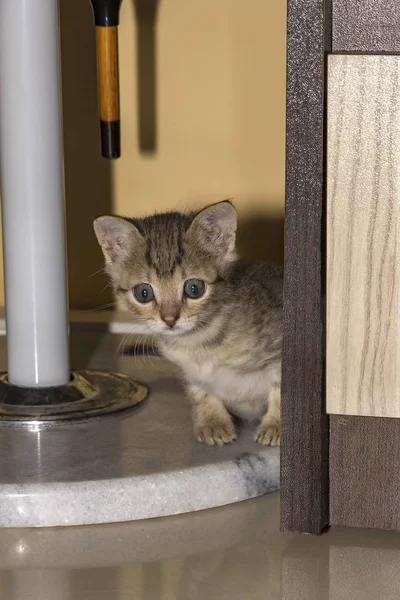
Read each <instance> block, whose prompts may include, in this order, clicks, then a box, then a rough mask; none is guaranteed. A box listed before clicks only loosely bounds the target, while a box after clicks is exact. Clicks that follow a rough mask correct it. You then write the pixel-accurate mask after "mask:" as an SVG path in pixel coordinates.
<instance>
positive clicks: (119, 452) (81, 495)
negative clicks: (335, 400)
mask: <svg viewBox="0 0 400 600" xmlns="http://www.w3.org/2000/svg"><path fill="white" fill-rule="evenodd" d="M129 341H130V340H129V339H128V338H127V339H126V340H124V337H123V336H122V335H117V334H111V333H109V332H107V331H94V330H93V328H91V331H84V330H78V331H72V333H71V352H72V363H73V364H72V366H73V367H74V368H91V369H106V370H112V371H117V372H122V373H126V374H128V375H131V376H133V377H135V378H137V379H139V380H141V381H143V382H145V383H147V384H148V385H149V387H150V395H149V398H148V399H147V400H146V401H145V402H144V403H143V404H142V405H141V406H139V407H138V408H137V409H135V410H133V411H130V412H126V413H123V414H120V415H116V416H111V417H105V418H102V419H98V420H93V421H89V422H85V423H81V424H74V425H62V426H56V427H52V428H50V429H44V430H36V431H35V430H31V431H27V430H24V429H21V428H14V427H13V428H11V427H8V426H1V428H0V484H1V487H0V526H1V527H49V526H58V525H83V524H93V523H110V522H121V521H131V520H137V519H146V518H151V517H159V516H167V515H175V514H179V513H185V512H191V511H197V510H202V509H206V508H210V507H215V506H223V505H227V504H230V503H234V502H238V501H241V500H246V499H249V498H253V497H256V496H260V495H262V494H265V493H267V492H271V491H274V490H277V489H278V488H279V449H276V448H265V447H261V446H258V445H256V444H255V443H254V442H253V439H252V435H253V427H249V426H247V425H243V426H241V428H240V429H239V433H240V435H239V440H238V442H236V443H235V444H231V445H229V446H225V447H223V448H216V447H208V446H203V445H201V444H199V443H198V442H196V441H195V440H194V438H193V436H192V428H191V416H190V408H189V404H188V402H187V401H186V399H185V398H184V395H183V391H182V388H181V385H180V383H179V379H178V377H177V373H176V371H175V370H174V368H173V367H172V366H171V365H169V364H168V363H167V362H166V361H164V360H162V359H161V358H158V357H156V356H151V355H150V356H145V355H139V356H132V355H127V354H121V350H122V349H123V347H124V345H125V342H126V347H127V345H128V342H129ZM4 358H5V353H4V337H3V338H0V361H4ZM0 368H4V366H3V365H0Z"/></svg>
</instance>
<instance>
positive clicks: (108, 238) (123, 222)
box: [94, 201, 282, 446]
mask: <svg viewBox="0 0 400 600" xmlns="http://www.w3.org/2000/svg"><path fill="white" fill-rule="evenodd" d="M236 226H237V216H236V211H235V209H234V207H233V205H232V204H231V203H230V202H228V201H224V202H219V203H217V204H213V205H212V206H208V207H207V208H205V209H203V210H202V211H200V212H199V213H197V214H182V213H178V212H170V213H165V214H156V215H154V216H152V217H146V218H143V219H125V218H121V217H113V216H104V217H99V218H98V219H96V220H95V222H94V229H95V232H96V236H97V239H98V241H99V244H100V246H101V248H102V250H103V253H104V257H105V262H106V271H107V272H108V274H109V276H110V278H111V281H112V283H113V285H114V289H115V292H116V293H117V294H118V296H119V297H120V298H121V299H122V301H123V303H124V304H125V305H126V307H127V308H128V309H129V310H130V311H131V314H132V319H133V322H134V323H135V325H136V330H137V332H138V333H147V334H151V335H152V336H154V337H155V339H156V342H157V345H158V348H159V350H160V351H161V353H162V354H163V355H164V357H165V358H167V359H169V360H170V361H172V362H174V363H176V364H177V365H178V366H179V367H180V369H181V371H182V374H183V379H184V382H185V384H186V390H187V395H188V397H189V399H190V401H191V404H192V410H193V423H194V434H195V437H196V439H197V440H198V441H200V442H205V443H206V444H210V445H213V444H218V445H220V446H221V445H223V444H225V443H229V442H232V441H233V440H235V439H236V429H235V424H234V420H233V418H232V415H235V416H238V417H240V418H243V419H246V420H250V421H256V420H257V421H259V426H258V428H257V430H256V433H255V440H256V441H257V442H259V443H261V444H264V445H271V446H276V445H279V444H280V437H281V422H280V397H281V344H282V272H281V270H280V269H278V268H271V267H267V266H266V265H263V264H253V265H251V266H244V265H241V264H240V263H238V262H237V257H236V253H235V237H236Z"/></svg>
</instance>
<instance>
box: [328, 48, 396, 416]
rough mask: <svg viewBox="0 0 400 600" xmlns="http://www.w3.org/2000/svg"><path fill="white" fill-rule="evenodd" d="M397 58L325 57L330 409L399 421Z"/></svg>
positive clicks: (335, 411)
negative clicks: (326, 86) (326, 87)
mask: <svg viewBox="0 0 400 600" xmlns="http://www.w3.org/2000/svg"><path fill="white" fill-rule="evenodd" d="M399 82H400V57H397V56H330V58H329V67H328V178H327V205H328V208H327V210H328V244H327V260H328V264H327V269H328V285H327V410H328V412H329V413H335V414H347V415H368V416H380V417H400V390H399V386H398V372H399V368H400V361H399V357H400V353H399V343H400V338H399V336H398V323H399V294H398V290H399V283H400V274H399V266H398V265H399V261H398V256H397V253H398V252H397V248H398V243H397V236H398V233H397V230H398V218H399V193H400V170H399V169H400V87H399Z"/></svg>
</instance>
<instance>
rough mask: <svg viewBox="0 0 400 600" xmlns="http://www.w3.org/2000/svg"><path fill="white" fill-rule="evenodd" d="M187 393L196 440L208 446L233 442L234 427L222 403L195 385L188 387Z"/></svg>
mask: <svg viewBox="0 0 400 600" xmlns="http://www.w3.org/2000/svg"><path fill="white" fill-rule="evenodd" d="M187 393H188V396H189V399H190V402H191V404H192V415H193V429H194V435H195V438H196V440H197V441H198V442H204V443H205V444H208V445H209V446H213V445H214V444H217V445H218V446H223V445H224V444H228V443H229V442H233V441H234V440H235V439H236V431H235V426H234V424H233V420H232V417H231V415H230V414H229V413H228V411H227V410H226V408H225V407H224V405H223V404H222V402H221V401H220V400H218V398H216V397H215V396H211V395H210V394H207V393H206V392H203V390H202V389H201V388H199V387H197V386H195V385H189V386H188V388H187Z"/></svg>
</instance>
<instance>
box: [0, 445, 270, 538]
mask: <svg viewBox="0 0 400 600" xmlns="http://www.w3.org/2000/svg"><path fill="white" fill-rule="evenodd" d="M279 465H280V459H279V449H278V448H263V449H261V450H260V451H259V452H258V453H255V454H251V455H250V454H243V455H241V456H239V457H238V458H237V459H235V460H231V461H227V462H226V463H219V464H218V465H215V464H214V465H213V464H210V465H207V466H204V467H196V468H194V469H187V470H185V471H182V472H170V473H156V474H153V475H146V476H142V477H124V478H119V479H112V480H104V481H90V482H67V483H46V484H29V485H24V484H18V485H17V484H15V485H7V484H6V485H2V490H1V497H0V527H57V526H73V525H92V524H99V523H117V522H122V521H134V520H139V519H150V518H154V517H164V516H170V515H176V514H182V513H188V512H193V511H198V510H204V509H207V508H213V507H216V506H226V505H228V504H232V503H234V502H239V501H242V500H248V499H251V498H255V497H257V496H261V495H263V494H266V493H269V492H273V491H276V490H278V489H279V468H280V466H279ZM210 482H212V485H210Z"/></svg>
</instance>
